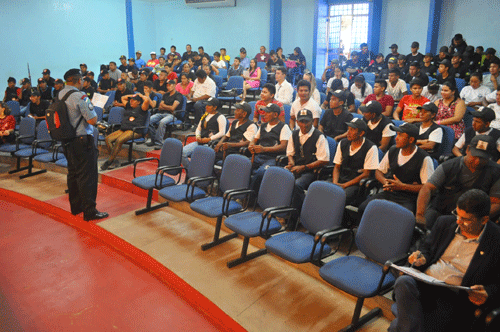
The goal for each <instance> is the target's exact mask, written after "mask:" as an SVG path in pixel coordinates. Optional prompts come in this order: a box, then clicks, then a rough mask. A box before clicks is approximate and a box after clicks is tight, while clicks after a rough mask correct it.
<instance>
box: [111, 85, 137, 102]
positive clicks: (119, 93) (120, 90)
mask: <svg viewBox="0 0 500 332" xmlns="http://www.w3.org/2000/svg"><path fill="white" fill-rule="evenodd" d="M133 94H134V92H132V90H129V89H127V85H126V84H125V81H124V80H123V79H121V78H120V79H118V81H117V82H116V92H115V100H114V101H113V107H125V103H123V99H122V97H123V96H128V95H133Z"/></svg>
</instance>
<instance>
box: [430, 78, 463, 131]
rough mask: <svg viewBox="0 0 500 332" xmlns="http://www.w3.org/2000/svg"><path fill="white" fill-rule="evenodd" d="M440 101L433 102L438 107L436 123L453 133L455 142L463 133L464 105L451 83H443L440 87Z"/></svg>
mask: <svg viewBox="0 0 500 332" xmlns="http://www.w3.org/2000/svg"><path fill="white" fill-rule="evenodd" d="M441 96H442V98H441V99H438V100H436V101H435V102H434V104H436V106H437V107H438V112H437V115H436V123H437V124H438V125H443V126H448V127H450V128H451V129H453V131H454V132H455V140H458V139H459V138H460V136H462V134H463V133H464V130H465V123H464V120H463V118H464V114H465V103H464V101H463V100H462V99H460V97H459V96H458V89H457V87H456V85H455V82H453V81H445V82H443V84H442V85H441Z"/></svg>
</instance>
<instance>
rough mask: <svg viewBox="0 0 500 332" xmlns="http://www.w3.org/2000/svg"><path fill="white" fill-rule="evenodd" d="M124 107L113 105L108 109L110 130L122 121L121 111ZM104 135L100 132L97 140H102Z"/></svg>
mask: <svg viewBox="0 0 500 332" xmlns="http://www.w3.org/2000/svg"><path fill="white" fill-rule="evenodd" d="M124 112H125V109H124V108H123V107H113V108H112V109H110V110H109V116H108V124H109V125H110V126H111V131H112V132H113V131H115V128H116V127H117V126H119V125H120V124H121V123H122V119H123V113H124ZM105 140H106V137H105V136H104V135H102V134H100V135H99V137H98V141H99V142H103V141H105Z"/></svg>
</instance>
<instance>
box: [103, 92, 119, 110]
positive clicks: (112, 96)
mask: <svg viewBox="0 0 500 332" xmlns="http://www.w3.org/2000/svg"><path fill="white" fill-rule="evenodd" d="M115 93H116V91H114V90H112V91H108V92H106V96H108V97H109V98H108V100H107V101H106V104H104V107H103V109H104V110H108V109H110V108H111V106H112V105H113V102H114V101H115Z"/></svg>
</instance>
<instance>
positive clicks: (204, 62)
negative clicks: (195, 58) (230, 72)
mask: <svg viewBox="0 0 500 332" xmlns="http://www.w3.org/2000/svg"><path fill="white" fill-rule="evenodd" d="M201 66H202V68H203V67H205V66H207V67H208V68H209V69H210V74H209V73H207V75H219V69H218V68H217V67H215V66H210V59H209V58H208V57H206V56H204V57H203V58H201Z"/></svg>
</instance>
